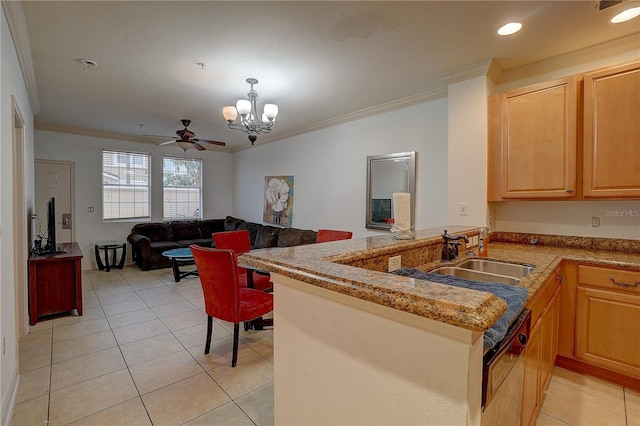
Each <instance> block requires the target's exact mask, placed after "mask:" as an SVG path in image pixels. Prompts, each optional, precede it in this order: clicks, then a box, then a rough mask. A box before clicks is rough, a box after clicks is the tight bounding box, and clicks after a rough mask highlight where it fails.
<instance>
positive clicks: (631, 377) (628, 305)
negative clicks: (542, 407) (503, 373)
mask: <svg viewBox="0 0 640 426" xmlns="http://www.w3.org/2000/svg"><path fill="white" fill-rule="evenodd" d="M563 269H564V277H565V284H564V285H563V286H562V292H563V293H562V308H561V312H560V339H559V340H560V342H559V345H560V347H559V351H558V354H559V355H560V356H559V358H558V360H557V363H558V365H560V366H562V367H564V368H568V369H570V370H573V371H577V372H579V373H586V374H590V375H592V376H595V377H599V378H601V379H604V380H608V381H611V382H613V383H617V384H620V385H623V386H628V387H631V388H634V389H640V385H639V383H640V271H634V270H629V269H619V268H609V267H606V266H595V265H589V264H582V263H580V262H566V263H565V265H564V266H563Z"/></svg>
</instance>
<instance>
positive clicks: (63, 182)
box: [35, 160, 75, 244]
mask: <svg viewBox="0 0 640 426" xmlns="http://www.w3.org/2000/svg"><path fill="white" fill-rule="evenodd" d="M73 182H74V164H73V162H71V161H53V160H35V188H36V206H35V207H36V214H37V215H38V218H39V220H40V223H41V225H40V230H37V233H38V234H39V235H43V234H45V233H46V231H47V201H48V200H49V199H50V198H51V197H55V199H56V202H55V208H56V218H55V221H56V243H58V244H59V243H69V242H72V241H75V217H74V216H75V214H74V208H73V206H74V200H73V194H74V191H73V188H74V186H73ZM63 222H64V223H63ZM43 244H44V241H43Z"/></svg>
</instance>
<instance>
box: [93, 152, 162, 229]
mask: <svg viewBox="0 0 640 426" xmlns="http://www.w3.org/2000/svg"><path fill="white" fill-rule="evenodd" d="M107 155H112V156H113V158H114V159H115V160H116V161H114V162H112V163H106V161H105V160H106V159H107V157H106V156H107ZM131 156H134V157H131ZM123 158H129V159H130V160H131V161H129V162H125V163H120V162H119V160H120V159H123ZM145 161H146V165H145V164H144V163H145ZM120 164H122V165H120ZM107 179H111V180H112V182H107ZM132 191H133V192H132ZM127 194H128V195H127ZM113 197H117V198H118V201H117V202H115V203H114V202H113V201H112V200H111V199H112V198H113ZM123 197H125V198H131V201H130V202H128V203H126V204H125V203H123V202H122V201H121V199H122V198H123ZM108 199H109V202H108ZM114 206H115V207H116V210H117V214H115V215H114V208H113V207H114ZM130 206H133V208H130ZM127 207H129V208H127ZM107 212H109V214H107ZM125 212H131V213H125ZM107 216H108V217H107ZM141 219H151V154H149V153H146V152H132V151H120V150H113V149H103V150H102V220H103V221H105V222H114V221H130V220H141Z"/></svg>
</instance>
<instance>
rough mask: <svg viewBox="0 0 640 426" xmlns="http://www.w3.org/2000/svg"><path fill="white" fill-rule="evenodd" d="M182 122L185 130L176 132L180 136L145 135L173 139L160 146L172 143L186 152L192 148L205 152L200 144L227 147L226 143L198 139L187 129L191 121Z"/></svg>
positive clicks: (184, 120) (183, 120)
mask: <svg viewBox="0 0 640 426" xmlns="http://www.w3.org/2000/svg"><path fill="white" fill-rule="evenodd" d="M180 121H181V122H182V125H183V126H184V129H180V130H177V131H176V135H178V136H157V135H144V136H149V137H154V138H169V137H172V139H171V140H170V141H166V142H162V143H159V144H158V145H168V144H170V143H176V144H177V145H178V146H179V147H180V148H182V149H183V150H185V151H186V150H187V149H190V148H195V149H197V150H198V151H204V150H205V149H206V148H205V147H204V146H202V145H200V142H203V143H209V144H212V145H219V146H226V144H225V143H224V142H218V141H212V140H209V139H201V138H196V134H195V133H193V132H192V131H191V130H189V129H187V127H189V124H191V120H187V119H182V120H180Z"/></svg>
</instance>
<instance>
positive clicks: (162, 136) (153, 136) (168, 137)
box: [142, 135, 175, 139]
mask: <svg viewBox="0 0 640 426" xmlns="http://www.w3.org/2000/svg"><path fill="white" fill-rule="evenodd" d="M142 136H144V137H145V138H162V139H171V138H174V139H175V136H167V135H142Z"/></svg>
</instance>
